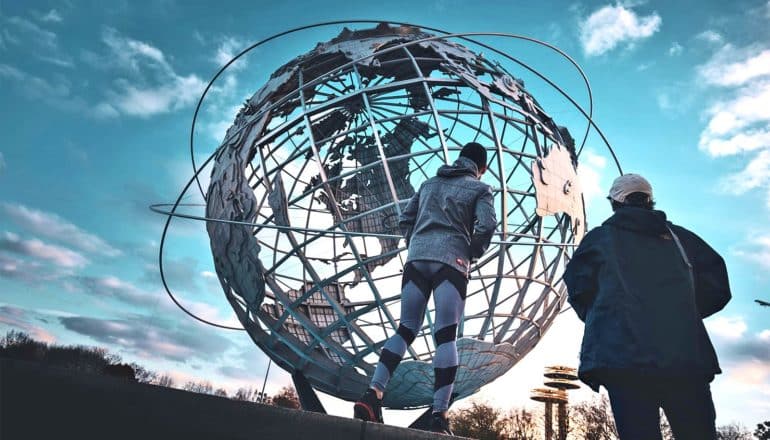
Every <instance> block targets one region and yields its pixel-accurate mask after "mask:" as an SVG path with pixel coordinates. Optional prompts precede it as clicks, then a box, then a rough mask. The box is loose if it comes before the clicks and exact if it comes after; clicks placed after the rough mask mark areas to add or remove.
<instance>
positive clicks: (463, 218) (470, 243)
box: [399, 156, 496, 273]
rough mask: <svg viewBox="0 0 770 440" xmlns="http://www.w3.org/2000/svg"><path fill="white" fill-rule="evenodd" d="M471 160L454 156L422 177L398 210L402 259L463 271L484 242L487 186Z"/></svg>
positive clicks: (489, 209)
mask: <svg viewBox="0 0 770 440" xmlns="http://www.w3.org/2000/svg"><path fill="white" fill-rule="evenodd" d="M478 175H479V170H478V167H477V165H476V164H475V162H474V161H473V160H471V159H469V158H467V157H463V156H460V157H459V158H458V159H457V160H456V161H455V163H454V164H452V165H444V166H442V167H441V168H439V170H438V172H437V173H436V176H434V177H431V178H430V179H428V180H427V181H425V182H424V183H423V184H422V186H421V187H420V189H419V190H418V192H417V194H415V195H414V196H413V197H412V199H411V200H410V201H409V203H408V204H407V206H406V207H405V208H404V211H403V212H402V215H401V219H400V222H399V225H400V226H401V228H402V232H404V235H405V236H406V239H407V247H408V249H409V255H408V256H407V262H409V261H417V260H429V261H439V262H442V263H444V264H448V265H450V266H453V267H455V268H456V269H457V270H459V271H461V272H463V273H467V271H468V269H469V267H470V260H471V259H473V258H478V257H479V256H481V254H482V253H483V252H484V250H485V249H486V246H487V245H488V244H489V239H490V238H491V236H492V233H493V232H494V228H495V224H496V220H495V210H494V206H493V205H492V190H491V188H490V187H489V185H487V184H486V183H483V182H481V181H479V179H478Z"/></svg>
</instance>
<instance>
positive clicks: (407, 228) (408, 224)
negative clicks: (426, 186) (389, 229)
mask: <svg viewBox="0 0 770 440" xmlns="http://www.w3.org/2000/svg"><path fill="white" fill-rule="evenodd" d="M421 189H422V187H420V188H419V189H418V190H417V192H416V193H414V195H413V196H412V198H411V199H409V202H407V204H406V207H405V208H404V209H403V210H402V211H401V215H400V216H399V217H398V228H399V229H400V230H401V234H402V235H403V236H404V237H405V238H406V246H407V247H409V239H410V238H412V229H414V222H415V221H416V219H417V210H418V209H419V208H420V190H421Z"/></svg>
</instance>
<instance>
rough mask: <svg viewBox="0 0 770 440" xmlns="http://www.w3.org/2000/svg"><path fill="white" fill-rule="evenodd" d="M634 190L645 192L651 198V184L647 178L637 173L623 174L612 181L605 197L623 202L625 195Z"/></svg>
mask: <svg viewBox="0 0 770 440" xmlns="http://www.w3.org/2000/svg"><path fill="white" fill-rule="evenodd" d="M635 192H640V193H644V194H647V195H648V196H650V199H652V185H650V182H648V181H647V179H645V178H644V177H642V176H640V175H638V174H631V173H629V174H623V175H622V176H620V177H618V178H617V179H615V181H614V182H612V187H611V188H610V194H609V195H608V197H607V198H609V199H611V200H615V201H616V202H618V203H625V201H626V197H628V195H629V194H633V193H635Z"/></svg>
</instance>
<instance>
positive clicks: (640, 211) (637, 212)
mask: <svg viewBox="0 0 770 440" xmlns="http://www.w3.org/2000/svg"><path fill="white" fill-rule="evenodd" d="M603 224H604V225H611V226H615V227H617V228H620V229H627V230H630V231H636V232H641V233H643V234H650V235H660V234H664V233H667V232H668V221H667V220H666V213H665V212H663V211H655V210H651V209H644V208H635V207H630V206H625V207H622V208H618V210H617V211H615V214H613V215H612V217H610V218H608V219H607V220H605V221H604V223H603Z"/></svg>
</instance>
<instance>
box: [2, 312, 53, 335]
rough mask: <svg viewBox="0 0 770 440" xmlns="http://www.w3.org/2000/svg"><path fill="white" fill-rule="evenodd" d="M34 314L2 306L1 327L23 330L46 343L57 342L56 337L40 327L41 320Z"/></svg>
mask: <svg viewBox="0 0 770 440" xmlns="http://www.w3.org/2000/svg"><path fill="white" fill-rule="evenodd" d="M32 315H33V313H32V312H31V311H29V310H27V309H22V308H19V307H16V306H13V305H9V304H0V325H1V326H7V327H10V328H12V329H14V330H21V331H23V332H24V333H26V334H28V335H29V336H31V337H32V338H33V339H35V340H38V341H41V342H45V343H48V344H50V343H53V342H56V337H55V336H54V335H53V334H52V333H51V332H49V331H48V330H46V329H44V328H43V327H40V325H39V324H40V322H39V319H37V318H36V317H34V316H32Z"/></svg>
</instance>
